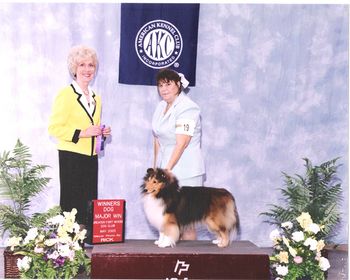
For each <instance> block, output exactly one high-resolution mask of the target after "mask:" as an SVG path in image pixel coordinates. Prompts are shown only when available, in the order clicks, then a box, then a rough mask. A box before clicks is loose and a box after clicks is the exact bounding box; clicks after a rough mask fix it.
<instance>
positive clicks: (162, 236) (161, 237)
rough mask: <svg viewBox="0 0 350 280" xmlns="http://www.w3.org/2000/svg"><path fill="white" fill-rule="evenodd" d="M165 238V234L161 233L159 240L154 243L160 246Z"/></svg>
mask: <svg viewBox="0 0 350 280" xmlns="http://www.w3.org/2000/svg"><path fill="white" fill-rule="evenodd" d="M163 238H164V233H162V232H160V233H159V238H158V240H156V241H154V244H156V245H158V244H159V243H162V240H163Z"/></svg>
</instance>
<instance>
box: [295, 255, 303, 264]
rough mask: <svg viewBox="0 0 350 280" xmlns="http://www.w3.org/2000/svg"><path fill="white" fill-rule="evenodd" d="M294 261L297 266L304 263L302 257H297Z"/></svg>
mask: <svg viewBox="0 0 350 280" xmlns="http://www.w3.org/2000/svg"><path fill="white" fill-rule="evenodd" d="M293 260H294V262H295V263H297V264H300V263H302V262H303V258H302V257H300V256H295V257H294V259H293Z"/></svg>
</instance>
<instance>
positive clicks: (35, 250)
mask: <svg viewBox="0 0 350 280" xmlns="http://www.w3.org/2000/svg"><path fill="white" fill-rule="evenodd" d="M34 253H37V254H41V253H44V248H42V247H38V246H35V248H34Z"/></svg>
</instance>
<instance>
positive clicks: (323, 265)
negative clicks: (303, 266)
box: [318, 257, 331, 271]
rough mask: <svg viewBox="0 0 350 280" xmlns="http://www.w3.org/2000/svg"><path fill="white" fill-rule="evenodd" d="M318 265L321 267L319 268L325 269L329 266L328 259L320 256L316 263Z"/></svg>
mask: <svg viewBox="0 0 350 280" xmlns="http://www.w3.org/2000/svg"><path fill="white" fill-rule="evenodd" d="M318 266H319V267H320V268H321V270H323V271H326V270H327V269H328V268H330V267H331V265H330V264H329V261H328V259H326V258H324V257H321V258H320V261H319V263H318Z"/></svg>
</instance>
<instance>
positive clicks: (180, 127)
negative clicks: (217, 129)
mask: <svg viewBox="0 0 350 280" xmlns="http://www.w3.org/2000/svg"><path fill="white" fill-rule="evenodd" d="M195 126H196V124H195V122H194V120H191V119H178V120H176V125H175V133H176V134H185V135H189V136H193V134H194V128H195Z"/></svg>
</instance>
